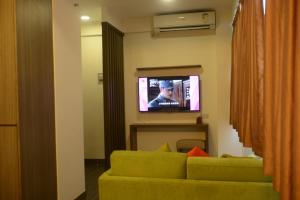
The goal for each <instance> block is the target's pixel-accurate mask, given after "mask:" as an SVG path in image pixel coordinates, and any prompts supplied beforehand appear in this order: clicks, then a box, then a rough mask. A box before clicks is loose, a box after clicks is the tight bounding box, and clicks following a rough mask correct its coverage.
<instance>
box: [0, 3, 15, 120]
mask: <svg viewBox="0 0 300 200" xmlns="http://www.w3.org/2000/svg"><path fill="white" fill-rule="evenodd" d="M16 62H17V59H16V18H15V1H12V0H11V1H4V0H1V1H0V125H2V124H16V123H17V75H16V74H17V73H16V66H17V64H16Z"/></svg>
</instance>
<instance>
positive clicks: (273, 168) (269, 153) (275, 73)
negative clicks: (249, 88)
mask: <svg viewBox="0 0 300 200" xmlns="http://www.w3.org/2000/svg"><path fill="white" fill-rule="evenodd" d="M299 11H300V4H299V1H297V0H272V1H267V8H266V41H265V55H266V65H265V102H264V106H265V115H264V119H265V131H264V132H265V137H266V140H265V142H264V146H265V148H264V168H265V173H266V174H269V175H273V176H274V187H275V188H276V190H277V191H280V193H281V199H282V200H296V199H300V191H299V190H300V165H299V161H300V156H299V150H298V148H297V147H299V145H300V138H299V134H300V116H299V114H300V98H299V96H300V41H299V40H300V27H299V23H300V13H299Z"/></svg>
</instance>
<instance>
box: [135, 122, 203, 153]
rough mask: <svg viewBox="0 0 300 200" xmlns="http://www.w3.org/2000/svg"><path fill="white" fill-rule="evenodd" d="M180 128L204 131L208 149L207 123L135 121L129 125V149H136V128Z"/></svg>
mask: <svg viewBox="0 0 300 200" xmlns="http://www.w3.org/2000/svg"><path fill="white" fill-rule="evenodd" d="M138 128H151V129H158V130H159V129H165V128H169V129H178V130H179V129H180V130H193V131H198V132H204V133H205V149H208V124H192V123H136V124H131V125H130V149H131V150H137V129H138Z"/></svg>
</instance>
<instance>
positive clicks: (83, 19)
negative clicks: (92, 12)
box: [80, 15, 91, 21]
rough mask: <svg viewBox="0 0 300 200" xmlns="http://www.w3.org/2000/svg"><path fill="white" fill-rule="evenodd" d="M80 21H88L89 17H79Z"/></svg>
mask: <svg viewBox="0 0 300 200" xmlns="http://www.w3.org/2000/svg"><path fill="white" fill-rule="evenodd" d="M80 19H81V20H82V21H89V20H90V19H91V18H90V17H89V16H87V15H83V16H81V17H80Z"/></svg>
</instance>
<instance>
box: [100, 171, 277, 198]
mask: <svg viewBox="0 0 300 200" xmlns="http://www.w3.org/2000/svg"><path fill="white" fill-rule="evenodd" d="M99 191H100V199H101V200H279V195H278V193H277V192H275V191H274V190H273V187H272V183H262V182H260V183H255V182H243V183H241V182H226V181H202V180H187V179H185V180H183V179H162V178H143V177H122V176H111V175H109V174H107V173H104V174H102V175H101V177H100V178H99Z"/></svg>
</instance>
